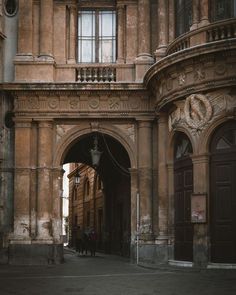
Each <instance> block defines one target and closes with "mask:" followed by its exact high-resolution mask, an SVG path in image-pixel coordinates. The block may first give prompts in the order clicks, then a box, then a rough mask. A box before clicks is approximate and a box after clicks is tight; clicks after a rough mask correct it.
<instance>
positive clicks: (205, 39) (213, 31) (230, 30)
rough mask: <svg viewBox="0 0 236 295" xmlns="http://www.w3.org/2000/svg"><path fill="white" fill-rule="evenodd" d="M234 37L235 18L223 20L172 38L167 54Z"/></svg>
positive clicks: (235, 29) (235, 30) (235, 31)
mask: <svg viewBox="0 0 236 295" xmlns="http://www.w3.org/2000/svg"><path fill="white" fill-rule="evenodd" d="M232 38H236V20H235V19H231V20H229V19H228V20H224V21H220V22H216V23H212V24H210V25H208V26H204V27H201V28H199V29H196V30H193V31H190V32H188V33H186V34H184V35H183V36H180V37H178V38H177V39H176V40H174V41H173V42H172V43H171V44H170V45H169V46H168V48H167V55H169V54H172V53H175V52H178V51H181V50H184V49H187V48H190V47H191V46H195V45H200V44H204V43H210V42H215V41H219V40H226V39H232Z"/></svg>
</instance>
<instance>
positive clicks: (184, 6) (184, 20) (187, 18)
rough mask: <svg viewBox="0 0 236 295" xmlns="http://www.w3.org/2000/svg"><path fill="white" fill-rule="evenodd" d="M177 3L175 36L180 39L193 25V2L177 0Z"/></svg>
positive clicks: (190, 0)
mask: <svg viewBox="0 0 236 295" xmlns="http://www.w3.org/2000/svg"><path fill="white" fill-rule="evenodd" d="M175 3H176V4H175V28H176V29H175V30H176V31H175V35H176V37H178V36H179V35H182V34H184V33H186V32H188V31H189V29H190V26H191V25H192V0H176V1H175Z"/></svg>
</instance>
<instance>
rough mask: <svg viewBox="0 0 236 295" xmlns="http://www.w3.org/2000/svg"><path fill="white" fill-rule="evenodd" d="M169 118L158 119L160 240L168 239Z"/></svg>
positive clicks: (160, 117) (161, 116)
mask: <svg viewBox="0 0 236 295" xmlns="http://www.w3.org/2000/svg"><path fill="white" fill-rule="evenodd" d="M167 135H168V118H167V116H166V114H159V118H158V163H159V171H158V172H159V173H158V196H159V235H158V240H161V241H163V242H164V241H166V240H167V239H168V182H167V179H168V169H167V156H166V153H167V150H166V148H167Z"/></svg>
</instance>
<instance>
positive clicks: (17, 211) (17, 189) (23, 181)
mask: <svg viewBox="0 0 236 295" xmlns="http://www.w3.org/2000/svg"><path fill="white" fill-rule="evenodd" d="M30 154H31V120H27V119H25V120H24V119H16V120H15V186H14V237H13V239H14V240H28V239H30V184H31V183H30V177H31V168H30Z"/></svg>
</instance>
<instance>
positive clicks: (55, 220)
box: [52, 168, 64, 243]
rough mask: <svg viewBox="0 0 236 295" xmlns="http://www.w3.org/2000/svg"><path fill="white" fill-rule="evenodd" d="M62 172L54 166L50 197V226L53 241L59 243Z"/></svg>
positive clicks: (60, 232) (60, 233)
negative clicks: (51, 194)
mask: <svg viewBox="0 0 236 295" xmlns="http://www.w3.org/2000/svg"><path fill="white" fill-rule="evenodd" d="M63 174H64V170H63V169H62V168H54V169H53V174H52V179H53V182H52V184H53V197H52V228H53V239H54V242H56V243H60V242H62V240H61V235H62V218H63V216H62V195H63V187H62V183H63Z"/></svg>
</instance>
